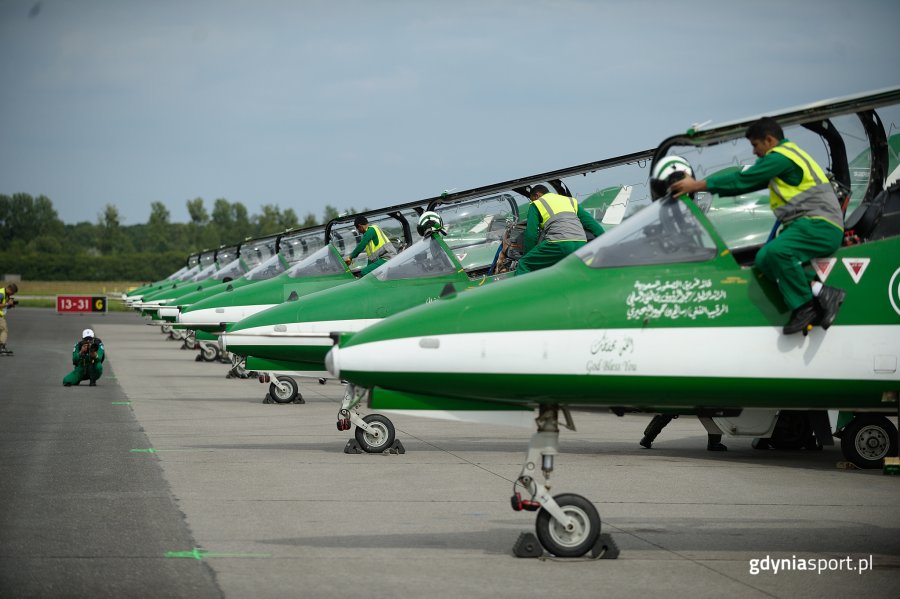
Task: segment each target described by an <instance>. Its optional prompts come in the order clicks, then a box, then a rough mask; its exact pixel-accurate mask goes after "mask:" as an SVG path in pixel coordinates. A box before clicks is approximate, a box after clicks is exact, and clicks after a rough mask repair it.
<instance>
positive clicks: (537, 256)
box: [516, 185, 603, 275]
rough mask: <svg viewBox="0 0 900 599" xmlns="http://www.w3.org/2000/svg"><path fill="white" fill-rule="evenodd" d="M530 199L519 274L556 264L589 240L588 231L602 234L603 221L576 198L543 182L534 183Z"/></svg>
mask: <svg viewBox="0 0 900 599" xmlns="http://www.w3.org/2000/svg"><path fill="white" fill-rule="evenodd" d="M529 199H530V200H531V205H530V206H529V207H528V223H527V225H526V226H525V237H524V248H523V250H524V254H525V255H524V256H522V258H521V259H520V260H519V263H518V265H516V275H522V274H525V273H528V272H532V271H534V270H540V269H542V268H547V267H548V266H553V265H554V264H556V263H557V262H559V261H560V260H562V259H563V258H565V257H566V256H568V255H569V254H571V253H572V252H574V251H575V250H577V249H578V248H580V247H581V246H583V245H584V244H585V243H587V235H586V234H585V231H590V232H591V233H592V234H593V235H594V236H595V237H599V236H600V235H602V234H603V227H602V226H600V223H598V222H597V221H596V220H594V217H593V216H591V215H590V214H589V213H588V212H587V211H586V210H585V209H584V208H582V207H580V206H579V205H578V200H576V199H575V198H570V197H567V196H564V195H559V194H556V193H549V190H548V189H547V188H546V187H545V186H544V185H535V186H534V187H532V188H531V194H530V197H529Z"/></svg>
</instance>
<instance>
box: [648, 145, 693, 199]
mask: <svg viewBox="0 0 900 599" xmlns="http://www.w3.org/2000/svg"><path fill="white" fill-rule="evenodd" d="M685 176H689V177H693V176H694V169H692V168H691V163H690V162H688V161H687V160H685V159H684V158H682V157H681V156H675V155H672V156H663V157H662V158H660V159H659V160H657V161H656V164H654V165H653V171H652V172H651V173H650V197H651V198H653V199H654V200H658V199H659V198H661V197H663V196H664V195H666V193H668V191H669V186H670V185H671V184H672V183H674V182H675V181H678V180H680V179H683V178H684V177H685Z"/></svg>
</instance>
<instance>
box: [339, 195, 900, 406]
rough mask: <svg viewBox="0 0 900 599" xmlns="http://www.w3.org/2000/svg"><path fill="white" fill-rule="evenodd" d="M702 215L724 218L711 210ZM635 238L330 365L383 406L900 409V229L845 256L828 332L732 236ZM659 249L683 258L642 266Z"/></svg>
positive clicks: (435, 307)
mask: <svg viewBox="0 0 900 599" xmlns="http://www.w3.org/2000/svg"><path fill="white" fill-rule="evenodd" d="M645 210H647V209H645ZM637 216H638V215H635V217H632V218H636V217H637ZM683 216H685V215H682V217H683ZM690 218H692V219H696V220H697V223H698V224H702V225H703V227H705V228H709V227H710V225H709V222H708V221H707V220H706V219H705V218H704V217H703V215H702V214H700V213H699V211H697V210H696V209H695V208H693V209H692V212H691V214H690ZM628 222H629V221H626V222H625V224H623V225H620V227H626V225H627V223H628ZM631 224H632V225H634V224H635V223H631ZM648 226H650V227H653V226H655V225H653V224H652V223H651V224H650V225H648ZM663 229H664V228H663ZM662 233H664V231H663V230H661V234H662ZM681 233H689V235H690V236H694V235H695V234H696V233H697V231H696V230H694V229H692V228H691V229H690V230H687V229H686V230H683V231H681ZM681 233H679V235H681ZM608 235H610V236H612V235H613V234H612V233H610V234H608ZM622 237H623V239H618V240H615V243H613V239H612V237H611V238H610V239H609V240H607V241H608V243H607V245H608V246H609V249H608V251H607V253H606V254H605V255H604V254H602V252H599V251H598V252H596V255H595V254H594V252H593V251H592V248H593V247H594V244H597V243H598V242H600V240H596V241H595V242H592V244H589V245H588V246H586V247H585V248H583V249H582V250H581V251H579V253H578V254H576V255H572V256H569V257H568V258H566V259H565V260H563V261H562V262H560V263H559V264H558V265H556V266H555V267H552V268H549V269H546V270H544V271H539V272H536V273H531V274H528V275H525V276H522V277H516V278H515V279H513V280H511V281H509V282H508V283H506V284H504V285H498V286H493V287H487V288H485V289H482V290H478V291H475V292H473V293H470V294H465V295H459V296H456V297H449V298H446V299H442V300H440V301H438V302H434V303H433V304H431V305H429V306H425V307H420V308H416V309H414V310H409V311H407V312H405V313H402V314H398V315H396V316H394V317H392V318H389V319H386V320H384V321H382V322H380V323H378V324H375V325H373V326H371V327H368V328H366V329H365V330H364V331H361V332H359V333H356V334H354V335H352V336H350V337H349V339H342V340H341V343H340V347H339V348H336V349H335V350H333V352H332V355H331V356H330V357H329V360H328V362H329V365H330V368H329V369H330V370H331V371H332V373H333V374H334V375H335V376H340V377H341V378H343V379H346V380H349V381H351V382H353V383H356V384H358V385H361V386H364V387H369V388H375V391H374V392H373V406H375V407H391V406H385V405H379V404H378V403H377V400H378V398H379V395H380V396H381V397H383V398H384V397H389V396H390V397H392V398H393V399H395V400H397V401H398V402H400V404H402V403H403V401H402V397H401V395H402V394H404V393H406V394H423V395H428V396H432V397H437V398H444V399H446V400H447V403H448V405H452V404H453V401H459V400H466V399H479V400H491V401H502V402H519V403H529V404H536V403H570V404H583V405H606V406H623V407H634V408H641V407H646V406H648V405H652V406H659V407H673V408H696V407H698V406H703V407H710V408H716V407H732V406H735V407H780V408H790V407H795V408H847V407H853V408H857V409H863V408H867V409H872V408H885V407H890V406H891V405H896V403H895V402H896V392H897V391H898V389H900V373H898V369H897V368H898V358H900V307H898V306H900V290H898V286H900V274H898V273H900V258H898V257H900V238H890V239H885V240H882V241H877V242H872V243H865V244H861V245H856V246H850V247H845V248H841V249H840V250H839V251H838V253H837V255H836V256H834V258H833V260H832V261H830V264H831V265H832V268H831V269H830V271H829V274H828V277H827V284H828V285H832V286H836V287H840V288H842V289H845V290H846V291H847V297H846V300H845V302H844V306H843V308H842V309H841V312H840V314H839V315H838V318H837V320H836V321H835V324H834V325H833V326H832V327H831V328H830V329H829V330H828V331H822V330H821V329H818V328H816V329H814V330H813V332H812V333H811V334H810V335H809V336H808V337H804V336H802V335H799V334H798V335H793V336H785V335H783V334H782V333H781V326H782V325H783V324H784V322H785V320H786V319H787V317H788V315H789V311H788V309H787V307H786V306H785V305H784V303H783V301H782V300H781V297H780V294H779V293H778V291H777V289H776V288H775V287H774V285H772V284H771V283H770V282H769V281H767V280H765V279H764V278H762V277H761V275H760V274H759V273H758V272H757V271H755V270H754V269H752V268H750V267H749V266H742V265H740V264H738V263H737V262H736V260H735V258H734V257H733V255H731V253H730V252H729V251H728V250H727V249H726V248H724V247H723V246H722V245H721V242H719V241H717V242H716V243H715V245H713V246H712V247H708V246H710V243H711V241H712V239H707V240H706V241H705V242H703V243H700V244H699V245H698V248H701V247H708V249H710V250H711V251H709V252H707V253H704V252H702V251H700V250H699V249H698V250H697V251H696V256H695V257H694V258H692V257H691V256H690V252H687V253H685V252H686V251H687V250H685V248H684V247H683V246H679V245H677V243H680V242H678V241H677V238H676V237H672V236H670V237H669V239H668V240H664V239H661V238H657V239H649V240H648V239H642V240H641V243H642V244H645V245H644V247H643V248H641V247H639V246H638V245H634V246H633V247H629V246H628V244H629V243H630V242H629V240H628V239H627V238H626V235H625V234H624V232H623V235H622ZM601 239H602V238H601ZM601 243H602V242H601ZM647 244H649V245H647ZM654 244H656V245H657V249H658V250H659V251H658V256H659V257H660V258H661V259H665V257H666V256H667V255H668V256H670V257H678V259H679V260H680V261H676V262H671V261H668V262H662V263H658V264H641V263H642V262H646V261H652V259H653V256H652V255H651V254H652V252H650V253H648V252H649V250H648V249H647V248H648V247H649V246H652V245H654ZM629 261H630V262H636V264H619V263H628V262H629ZM861 264H862V265H864V271H863V272H862V274H861V276H860V274H859V269H860V268H861V267H860V265H861ZM857 278H858V280H856V279H857ZM387 391H395V392H399V393H398V394H394V395H392V396H391V395H390V394H389V393H387ZM892 402H894V403H893V404H892ZM393 407H397V406H393ZM401 407H402V406H401ZM445 407H446V406H445Z"/></svg>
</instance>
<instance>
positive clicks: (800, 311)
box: [782, 300, 830, 335]
mask: <svg viewBox="0 0 900 599" xmlns="http://www.w3.org/2000/svg"><path fill="white" fill-rule="evenodd" d="M818 319H819V312H818V311H817V310H816V302H815V301H813V300H810V301H808V302H806V303H805V304H803V305H802V306H800V307H799V308H797V309H796V310H794V312H793V314H791V319H790V320H789V321H788V323H787V324H786V325H784V328H783V329H782V332H783V333H784V334H785V335H793V334H794V333H799V332H800V331H804V330H806V327H808V326H809V325H811V324H813V323H814V322H815V321H816V320H818ZM829 324H830V323H829Z"/></svg>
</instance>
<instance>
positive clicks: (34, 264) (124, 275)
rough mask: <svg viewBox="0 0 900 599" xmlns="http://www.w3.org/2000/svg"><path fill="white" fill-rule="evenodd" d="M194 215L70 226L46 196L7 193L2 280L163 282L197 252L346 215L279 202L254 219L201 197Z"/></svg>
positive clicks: (159, 209)
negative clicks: (303, 210)
mask: <svg viewBox="0 0 900 599" xmlns="http://www.w3.org/2000/svg"><path fill="white" fill-rule="evenodd" d="M187 210H188V214H189V216H190V221H189V222H186V223H173V222H171V215H170V213H169V210H168V208H166V206H165V204H163V203H162V202H153V203H152V204H151V205H150V218H149V219H148V220H147V222H146V223H142V224H135V225H123V224H122V223H121V218H120V215H119V210H118V208H116V206H115V205H113V204H107V205H106V207H105V208H104V210H103V212H102V213H101V214H99V215H97V218H96V221H94V222H90V221H83V222H79V223H76V224H66V223H63V222H62V220H60V218H59V215H58V214H57V212H56V209H55V208H54V207H53V202H52V201H51V200H50V198H48V197H46V196H44V195H39V196H37V197H32V196H31V195H29V194H27V193H16V194H13V195H2V194H0V278H2V275H4V274H11V273H15V274H19V275H21V276H22V278H23V279H24V280H26V281H27V280H29V279H30V280H50V281H53V280H87V281H103V280H106V281H109V280H134V281H137V280H155V279H159V278H162V277H164V276H166V275H168V274H170V273H171V272H172V271H174V270H177V269H178V268H179V267H180V266H181V265H182V264H184V261H185V259H186V258H187V256H188V255H189V254H195V253H197V252H200V251H202V250H206V249H214V248H217V247H219V246H220V245H225V244H234V243H239V242H241V241H243V240H244V239H246V238H248V237H251V238H252V237H262V236H265V235H273V234H276V233H279V232H282V231H284V230H287V229H296V228H304V227H312V226H315V225H318V224H321V223H326V222H328V221H329V220H331V219H333V218H336V217H337V216H339V213H338V210H337V209H336V208H334V207H333V206H325V209H324V213H323V215H322V220H321V221H320V220H318V219H317V218H316V216H315V215H314V214H312V213H309V214H307V215H306V216H305V218H304V219H303V220H302V221H301V220H300V219H299V218H298V216H297V214H296V212H294V210H293V209H292V208H286V209H284V210H281V209H280V208H279V207H278V206H277V205H272V204H266V205H263V206H262V207H261V208H260V212H259V213H257V214H250V213H249V211H248V210H247V207H246V206H244V205H243V204H242V203H241V202H229V201H228V200H226V199H224V198H219V199H217V200H215V201H214V202H213V205H212V209H211V210H207V207H206V204H205V202H204V200H203V198H194V199H192V200H188V201H187ZM350 212H351V213H353V212H355V211H354V210H353V209H351V210H350Z"/></svg>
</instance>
